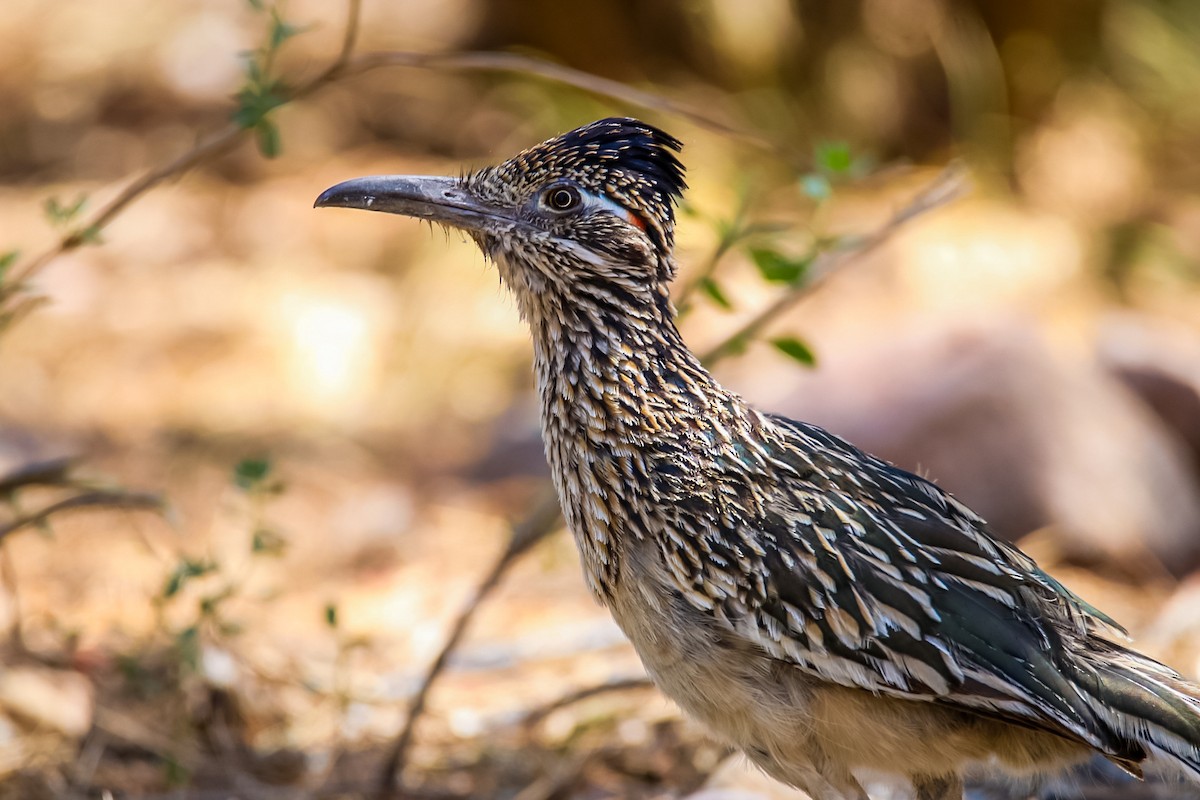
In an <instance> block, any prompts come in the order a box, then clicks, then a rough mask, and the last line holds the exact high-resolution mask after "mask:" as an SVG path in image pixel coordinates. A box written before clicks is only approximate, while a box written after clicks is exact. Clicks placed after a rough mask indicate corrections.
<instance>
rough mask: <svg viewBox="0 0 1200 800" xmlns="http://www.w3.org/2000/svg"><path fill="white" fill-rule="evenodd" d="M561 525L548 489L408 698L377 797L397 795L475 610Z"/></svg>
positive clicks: (555, 499) (515, 532) (554, 497)
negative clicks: (419, 730) (437, 688)
mask: <svg viewBox="0 0 1200 800" xmlns="http://www.w3.org/2000/svg"><path fill="white" fill-rule="evenodd" d="M561 524H562V515H561V513H560V511H559V505H558V496H557V495H556V494H555V493H554V490H553V489H549V491H547V492H546V493H544V494H543V496H542V498H541V499H540V500H539V501H537V503H536V504H535V505H534V508H533V510H532V511H531V512H530V513H529V514H527V515H526V516H525V518H524V519H523V520H521V522H520V523H518V524H516V525H514V526H513V528H512V534H511V535H510V536H509V540H508V546H507V547H505V549H504V551H503V552H502V553H501V554H500V555H499V557H498V558H497V559H496V561H495V563H493V564H492V568H491V569H490V570H489V571H488V573H487V574H486V575H485V576H484V577H483V579H482V580H481V581H480V582H479V585H478V586H476V587H475V592H474V594H472V595H471V597H470V598H469V599H468V600H467V602H466V603H464V604H463V607H462V609H461V610H460V611H459V612H458V616H457V617H455V619H454V623H453V624H452V625H451V626H450V632H449V634H448V635H447V636H446V641H445V642H444V643H443V644H442V648H441V650H439V651H438V654H437V657H436V658H434V660H433V662H432V663H431V664H430V665H429V668H428V669H427V670H426V671H425V675H424V677H423V678H422V679H421V685H420V686H419V687H418V688H417V691H416V693H415V694H413V696H412V699H411V700H410V701H409V704H408V715H407V717H406V718H405V720H404V727H403V728H402V729H401V730H400V733H399V735H397V736H396V739H395V741H394V743H393V744H392V747H391V750H390V751H389V752H388V757H387V759H386V760H385V761H384V765H383V769H382V770H380V773H379V784H378V787H377V797H379V798H380V800H387V799H388V798H392V797H396V796H398V793H399V786H398V780H399V778H400V773H401V772H402V771H403V770H404V764H405V762H406V760H407V758H408V749H409V747H410V745H411V744H412V740H413V735H414V734H415V732H416V727H417V722H418V720H420V718H421V715H422V714H424V712H425V703H426V700H427V699H428V697H429V690H430V689H431V688H433V684H434V683H435V682H436V681H437V679H438V678H439V677H440V676H441V674H442V673H443V672H444V671H445V669H446V665H447V664H449V662H450V656H451V655H452V654H453V653H454V651H455V650H456V649H458V645H459V642H461V641H462V638H463V635H464V634H466V632H467V627H468V626H469V625H470V622H471V619H472V618H474V616H475V612H476V611H477V610H478V609H479V606H480V605H481V604H482V603H483V601H484V600H486V599H487V598H488V597H489V596H490V595H491V594H492V592H493V591H495V589H496V587H497V586H499V585H500V581H501V579H502V578H503V577H504V575H505V574H506V573H507V572H508V569H509V567H511V566H512V565H513V564H514V563H515V562H516V561H517V559H518V558H520V556H521V555H522V554H524V553H525V552H526V551H528V550H529V548H531V547H533V545H535V544H537V543H538V542H540V541H541V540H542V539H544V538H546V536H548V535H549V534H551V533H553V532H554V531H555V530H556V529H557V528H558V527H559V526H560V525H561Z"/></svg>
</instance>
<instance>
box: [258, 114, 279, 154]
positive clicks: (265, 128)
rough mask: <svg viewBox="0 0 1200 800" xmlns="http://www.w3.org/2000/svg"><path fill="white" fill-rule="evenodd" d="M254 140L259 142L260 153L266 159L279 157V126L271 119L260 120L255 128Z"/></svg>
mask: <svg viewBox="0 0 1200 800" xmlns="http://www.w3.org/2000/svg"><path fill="white" fill-rule="evenodd" d="M254 138H255V141H257V142H258V152H260V153H262V154H263V157H264V158H275V157H276V156H278V155H279V126H278V125H276V124H275V123H274V122H271V120H269V119H263V120H259V123H258V125H256V126H254Z"/></svg>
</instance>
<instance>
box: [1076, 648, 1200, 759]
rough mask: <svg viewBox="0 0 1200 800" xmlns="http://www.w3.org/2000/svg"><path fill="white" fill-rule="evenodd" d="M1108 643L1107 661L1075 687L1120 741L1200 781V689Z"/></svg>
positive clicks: (1136, 654)
mask: <svg viewBox="0 0 1200 800" xmlns="http://www.w3.org/2000/svg"><path fill="white" fill-rule="evenodd" d="M1104 644H1105V645H1107V647H1106V648H1105V649H1107V650H1108V652H1107V653H1106V654H1105V658H1104V659H1103V660H1102V661H1101V662H1099V663H1095V664H1093V665H1092V669H1091V670H1088V672H1089V673H1090V674H1089V675H1088V676H1087V677H1086V678H1085V679H1082V680H1080V681H1078V682H1077V684H1076V685H1077V686H1079V687H1080V689H1082V690H1083V691H1084V692H1085V693H1086V694H1087V695H1090V697H1091V699H1092V700H1094V707H1095V710H1096V713H1097V716H1098V717H1099V718H1100V719H1103V720H1104V721H1105V722H1106V723H1107V724H1108V726H1109V727H1110V729H1111V730H1112V732H1113V733H1114V734H1116V736H1117V737H1119V738H1120V739H1122V740H1124V741H1126V742H1129V743H1130V744H1134V743H1136V744H1138V745H1141V746H1142V748H1144V749H1145V750H1146V751H1147V754H1148V755H1150V756H1152V757H1156V758H1154V760H1155V761H1158V762H1160V763H1162V762H1166V763H1167V764H1174V765H1175V766H1177V767H1178V768H1179V769H1180V771H1182V772H1183V773H1184V774H1185V775H1187V776H1188V777H1190V778H1191V779H1192V780H1194V781H1197V782H1200V686H1197V685H1195V684H1192V683H1188V682H1187V681H1186V680H1184V679H1183V677H1182V676H1180V675H1179V674H1178V673H1176V672H1174V671H1173V670H1171V669H1170V668H1168V667H1165V666H1163V665H1162V664H1159V663H1158V662H1157V661H1153V660H1152V659H1149V658H1147V657H1145V656H1143V655H1140V654H1138V653H1134V652H1132V651H1130V650H1126V649H1125V648H1123V647H1120V646H1118V645H1114V644H1111V643H1109V642H1105V643H1104ZM1080 677H1081V678H1083V676H1080ZM1114 760H1117V761H1118V762H1119V761H1120V759H1114ZM1119 766H1123V767H1125V768H1128V766H1129V765H1128V764H1121V763H1119Z"/></svg>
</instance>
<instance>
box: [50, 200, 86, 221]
mask: <svg viewBox="0 0 1200 800" xmlns="http://www.w3.org/2000/svg"><path fill="white" fill-rule="evenodd" d="M86 205H87V195H86V194H81V195H79V197H78V198H76V200H75V202H74V203H71V204H70V205H63V204H62V203H60V202H59V201H58V198H57V197H51V198H48V199H47V200H46V203H45V205H44V206H43V207H44V208H45V211H46V217H47V218H48V219H49V220H50V223H51V224H53V225H66V224H67V223H69V222H70V221H71V220H73V219H75V217H77V216H79V213H80V212H81V211H83V208H84V206H86Z"/></svg>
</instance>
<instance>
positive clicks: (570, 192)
mask: <svg viewBox="0 0 1200 800" xmlns="http://www.w3.org/2000/svg"><path fill="white" fill-rule="evenodd" d="M542 199H543V201H544V202H545V204H546V207H547V208H549V209H550V210H551V211H557V212H559V213H562V212H564V211H572V210H574V209H576V208H578V207H579V205H580V203H582V202H583V196H582V195H581V194H579V190H578V189H576V188H575V187H574V186H554V187H551V188H550V189H548V190H547V191H546V194H545V195H543V197H542Z"/></svg>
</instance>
